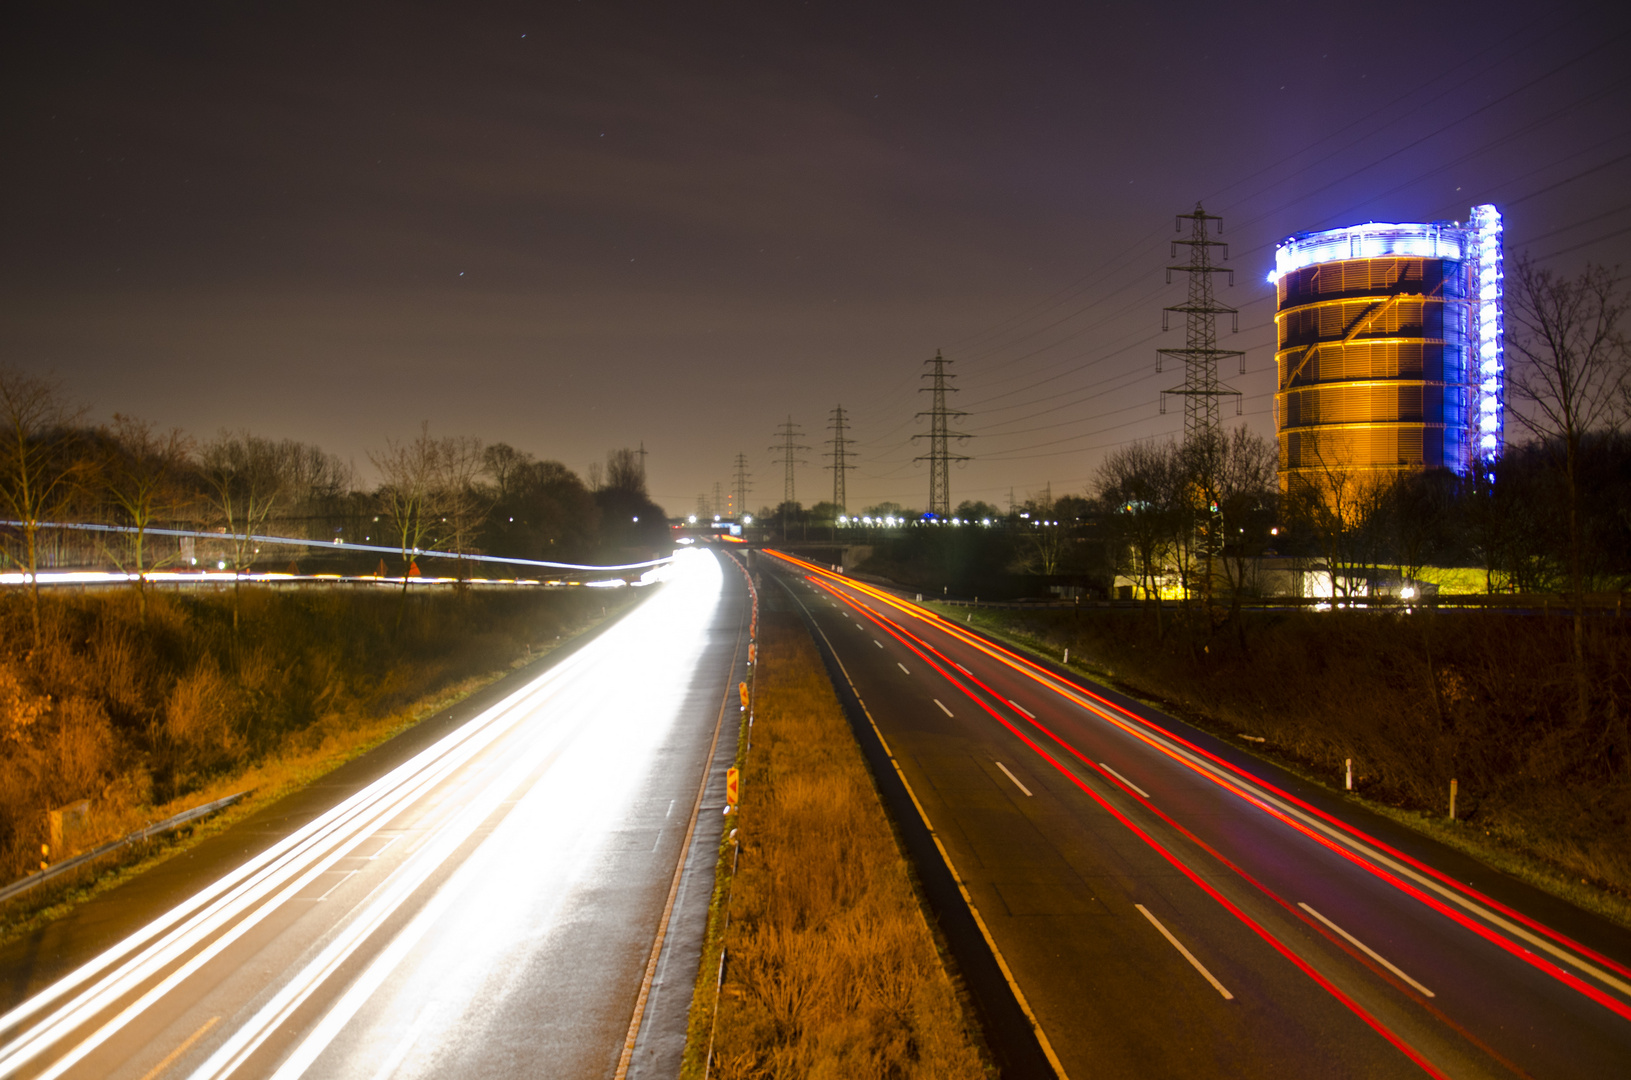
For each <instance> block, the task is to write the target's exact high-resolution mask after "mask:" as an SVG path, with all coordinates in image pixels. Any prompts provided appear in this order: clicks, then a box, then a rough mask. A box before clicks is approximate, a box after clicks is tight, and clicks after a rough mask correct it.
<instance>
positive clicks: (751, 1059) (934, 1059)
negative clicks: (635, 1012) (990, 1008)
mask: <svg viewBox="0 0 1631 1080" xmlns="http://www.w3.org/2000/svg"><path fill="white" fill-rule="evenodd" d="M758 648H759V666H758V668H757V671H756V673H755V685H754V695H753V712H754V724H753V739H752V743H751V745H750V747H749V748H748V750H747V752H746V755H745V758H744V760H743V763H742V784H741V799H740V802H739V803H738V806H737V810H736V812H735V813H734V814H732V815H731V817H730V818H729V819H728V820H729V821H730V822H731V823H732V824H734V825H735V829H734V834H735V840H736V842H737V843H738V844H739V845H740V846H739V847H738V848H736V850H735V851H733V850H732V844H731V838H730V836H729V834H727V838H726V841H725V856H724V858H723V860H722V862H721V882H722V887H721V889H720V891H719V892H718V893H717V894H716V895H720V896H722V897H728V899H724V900H723V902H722V903H721V904H720V905H719V907H718V908H716V910H715V913H714V916H713V921H714V926H713V928H712V929H711V930H710V936H711V937H714V936H716V935H717V938H718V939H719V940H721V941H722V945H723V958H722V959H721V960H714V959H713V958H714V957H717V956H719V953H718V952H717V951H714V950H713V949H710V951H709V952H708V953H707V954H705V956H706V958H707V959H705V962H704V963H703V965H702V970H701V971H700V972H699V979H698V986H697V992H696V994H695V997H694V999H693V1000H694V1005H693V1007H692V1016H691V1023H690V1040H689V1042H688V1045H687V1048H686V1056H685V1064H684V1066H683V1068H682V1070H681V1074H680V1075H681V1077H682V1078H685V1080H700V1078H702V1077H704V1076H710V1077H727V1076H733V1077H734V1076H773V1075H774V1076H787V1075H800V1076H803V1075H829V1074H831V1075H856V1076H896V1075H898V1076H935V1077H948V1078H957V1080H965V1078H966V1080H976V1078H981V1077H984V1076H986V1075H987V1071H986V1066H985V1065H984V1063H983V1062H982V1060H981V1054H980V1052H979V1051H978V1050H977V1049H976V1042H975V1039H976V1036H975V1035H973V1034H972V1026H971V1025H970V1023H969V1022H968V1020H967V1019H966V1018H965V1015H964V1009H963V1005H962V1002H961V1001H960V1000H959V997H958V991H957V989H956V988H955V986H954V984H953V982H952V978H951V977H950V975H949V974H948V972H947V970H946V967H945V963H944V961H943V960H942V958H941V956H940V954H939V951H938V948H937V945H936V941H935V938H934V935H933V934H932V932H931V931H930V928H929V924H928V922H927V921H926V919H925V917H924V914H923V909H922V900H921V898H920V897H919V896H918V894H917V891H916V889H915V887H914V885H913V881H912V879H911V877H910V876H909V871H908V866H909V862H908V860H907V859H906V857H905V855H904V854H903V853H902V851H901V849H900V847H899V845H898V843H897V841H896V838H895V835H894V833H893V830H892V829H891V826H890V822H889V819H888V817H887V816H886V814H885V812H884V808H883V805H882V803H881V802H880V801H879V798H878V794H877V790H876V789H875V788H874V786H873V782H872V778H871V776H870V774H869V772H868V770H867V767H866V764H865V762H864V760H863V759H862V757H861V752H860V748H859V747H858V746H857V744H856V742H855V737H854V735H853V734H852V732H851V730H850V727H849V723H848V721H847V719H846V717H845V715H844V713H843V710H842V709H841V707H840V706H839V703H838V700H837V697H836V696H835V694H834V692H833V688H832V683H831V682H830V680H829V679H828V677H827V673H826V671H825V669H824V668H823V666H822V664H821V661H820V658H819V656H818V655H817V653H816V651H815V647H814V644H813V643H812V641H811V640H810V637H809V635H808V634H807V633H806V632H805V630H804V628H803V627H802V626H801V624H800V623H799V622H798V621H797V619H796V618H794V617H792V616H789V615H787V614H785V613H782V612H776V611H768V612H766V613H765V614H764V615H763V617H762V623H761V627H760V637H759V641H758ZM725 882H728V883H729V884H728V892H727V891H726V889H725V888H724V883H725ZM709 961H712V962H709ZM716 985H717V987H718V991H717V994H716V991H715V987H716ZM716 1003H717V1004H716Z"/></svg>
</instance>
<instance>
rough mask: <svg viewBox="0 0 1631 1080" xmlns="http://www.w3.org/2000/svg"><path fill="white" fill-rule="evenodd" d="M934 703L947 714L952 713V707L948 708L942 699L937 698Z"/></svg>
mask: <svg viewBox="0 0 1631 1080" xmlns="http://www.w3.org/2000/svg"><path fill="white" fill-rule="evenodd" d="M934 703H935V704H936V705H939V706H940V711H941V712H943V713H945V714H946V715H947V716H951V715H952V711H951V710H950V709H948V708H946V705H945V702H943V701H941V700H940V699H939V698H935V699H934Z"/></svg>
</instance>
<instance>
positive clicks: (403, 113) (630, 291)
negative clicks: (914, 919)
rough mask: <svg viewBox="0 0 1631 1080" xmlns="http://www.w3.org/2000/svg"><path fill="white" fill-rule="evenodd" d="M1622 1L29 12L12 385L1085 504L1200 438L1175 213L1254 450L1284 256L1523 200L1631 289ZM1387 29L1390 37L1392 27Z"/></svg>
mask: <svg viewBox="0 0 1631 1080" xmlns="http://www.w3.org/2000/svg"><path fill="white" fill-rule="evenodd" d="M1625 10H1626V6H1625V5H1623V4H1612V5H1611V4H1603V5H1568V4H1564V5H1555V6H1553V5H1546V6H1541V5H1533V4H1517V3H1445V4H1439V5H1430V4H1423V5H1397V6H1395V8H1393V9H1389V8H1388V7H1387V6H1386V5H1381V6H1378V5H1368V6H1357V7H1356V6H1349V7H1340V6H1338V5H1314V4H1308V3H1274V4H1257V5H1232V4H1219V3H1212V4H1204V5H1203V4H1194V5H1186V4H1168V5H1153V4H1142V5H1131V4H1117V5H1105V6H1103V7H1099V8H1095V6H1094V5H1090V4H1083V3H1068V4H1067V3H1059V4H1023V3H1003V4H981V5H975V4H954V3H944V2H942V3H932V4H914V5H891V4H883V3H867V4H857V5H849V6H846V5H841V4H838V3H818V4H810V5H788V4H774V3H749V4H711V5H686V4H642V5H631V4H566V3H559V4H535V5H503V4H443V5H411V4H402V3H392V4H382V5H364V4H345V3H337V2H333V0H330V2H327V3H321V4H310V5H303V4H288V3H277V4H231V5H224V4H219V3H208V4H162V5H161V4H128V3H126V4H117V5H108V6H105V7H96V6H86V5H64V4H59V3H51V4H40V5H32V6H31V5H24V4H11V5H7V7H6V13H5V15H4V16H0V20H3V21H0V79H3V80H4V98H3V100H4V103H5V104H4V113H3V117H0V122H3V124H4V127H3V132H4V147H5V157H4V161H5V166H4V170H3V173H0V195H3V199H0V226H3V237H4V240H3V246H0V266H3V269H0V275H3V280H0V362H5V363H9V364H13V365H15V366H19V367H23V368H26V369H29V370H36V371H40V372H54V373H55V374H56V375H58V376H60V377H61V378H62V379H63V381H64V382H65V383H66V384H67V385H68V386H69V387H70V389H71V390H72V392H73V393H74V394H75V395H76V396H77V397H78V398H79V399H80V400H81V401H83V402H84V403H85V404H86V405H88V406H89V408H90V410H91V414H92V415H93V417H106V416H107V415H109V414H111V413H112V412H114V411H115V410H117V411H121V412H128V413H134V414H136V415H139V416H143V417H147V418H150V419H153V420H155V421H158V422H160V423H162V424H165V425H179V426H181V427H185V428H187V429H189V430H191V431H193V432H195V433H198V434H208V433H210V432H213V431H214V430H215V429H217V428H220V427H223V426H225V427H232V428H240V427H241V428H248V429H251V430H254V431H257V432H261V433H264V434H268V435H276V436H292V437H297V438H301V439H305V440H308V441H311V442H315V443H318V444H320V445H322V446H324V447H325V448H328V449H330V450H333V451H335V452H337V453H340V454H341V455H342V456H345V457H348V458H352V459H354V460H355V461H356V462H357V464H358V465H359V466H362V467H364V468H366V464H367V459H366V455H367V451H368V450H369V449H370V448H375V447H378V446H379V445H381V444H382V443H383V441H384V439H385V438H386V437H388V436H403V435H408V434H411V433H412V432H413V431H415V430H416V429H417V426H418V423H419V421H420V420H421V419H428V420H429V421H430V422H431V424H432V427H433V430H435V431H438V432H440V433H444V434H454V433H470V434H475V435H479V436H481V437H483V438H485V439H488V440H504V441H508V442H511V443H513V444H515V445H517V446H519V447H522V448H525V449H528V450H531V451H533V452H534V453H537V454H539V455H541V456H545V457H553V458H559V459H561V460H563V461H565V462H567V463H568V464H570V465H572V466H573V467H574V468H577V469H579V470H580V471H581V470H582V469H583V468H584V466H585V465H586V464H587V463H588V462H589V461H591V460H593V459H595V458H598V457H600V456H602V455H603V454H604V452H605V451H606V450H607V449H608V448H610V447H613V446H620V445H632V444H634V443H636V442H638V441H639V440H642V439H643V440H644V441H645V445H646V447H647V449H648V450H650V451H651V457H650V459H649V460H650V474H651V480H652V487H653V490H654V493H655V494H656V496H657V497H658V499H659V501H661V502H663V503H665V505H667V506H668V508H669V510H670V511H671V512H675V513H681V512H685V511H687V510H689V509H690V508H691V507H692V505H693V504H694V503H695V499H696V495H697V493H699V492H703V491H708V490H711V487H712V485H713V483H714V482H715V481H720V482H722V483H724V484H726V486H728V482H729V474H730V465H731V460H732V457H733V455H734V454H735V453H736V452H737V451H738V450H742V451H745V452H746V453H747V455H748V457H749V460H750V463H751V468H752V471H753V473H754V493H753V496H752V499H751V501H752V503H753V505H759V504H761V503H773V502H776V501H778V500H779V498H780V495H781V486H782V485H781V474H780V470H779V469H776V468H774V467H772V466H771V465H770V463H769V458H770V455H769V453H768V451H767V449H766V448H767V446H768V444H769V443H770V441H771V436H772V433H773V430H774V428H775V426H776V425H777V424H778V423H780V422H781V421H782V420H783V419H784V418H785V417H786V416H787V415H788V414H791V415H792V417H793V419H794V421H795V422H796V423H799V424H801V425H802V426H803V428H804V430H805V431H806V432H807V433H808V437H807V438H806V439H805V442H807V443H809V444H811V445H812V446H813V447H815V451H813V452H812V453H811V454H810V455H808V456H809V457H810V459H811V465H810V466H809V467H807V468H803V469H801V470H800V472H799V491H798V494H799V497H800V499H801V501H803V502H805V503H807V504H808V503H811V502H814V501H816V500H817V499H818V498H820V497H822V494H823V492H824V491H825V492H830V480H828V477H827V474H826V473H822V472H818V471H817V466H818V465H819V464H820V459H819V456H818V452H819V451H820V450H821V449H822V448H821V447H820V445H819V443H820V441H821V440H822V439H823V438H825V437H826V435H825V433H824V430H823V429H824V428H825V426H826V421H827V415H828V412H829V411H830V410H831V408H832V407H833V406H834V405H835V404H839V403H842V404H843V405H844V406H846V408H848V409H849V410H850V411H851V413H852V416H853V424H854V434H855V435H856V437H857V438H858V439H859V440H860V445H859V446H858V448H857V449H858V451H859V453H860V455H861V463H862V468H861V469H860V470H859V471H858V472H857V473H856V474H854V475H853V476H852V477H851V481H850V492H851V498H850V505H851V507H852V508H858V507H860V506H862V505H865V504H869V503H873V502H877V501H879V500H883V499H892V500H896V501H899V502H902V503H906V504H908V505H912V504H915V505H918V506H921V505H922V504H923V503H924V501H925V496H926V489H927V477H926V475H925V472H924V469H923V467H922V466H920V465H919V466H914V465H913V464H912V463H911V460H910V459H911V458H912V457H913V456H914V454H915V453H917V452H920V450H917V449H914V448H913V447H912V446H911V445H909V444H908V443H907V442H906V441H905V440H906V438H907V436H909V435H910V434H911V433H912V432H913V431H917V430H921V429H920V428H918V427H914V426H913V424H912V422H911V415H912V413H913V412H915V411H916V410H917V409H919V408H921V407H923V406H924V402H923V401H922V400H921V398H920V396H919V395H916V394H914V392H913V391H914V389H915V386H916V383H917V376H918V374H919V371H920V364H921V362H922V361H923V360H924V359H925V358H927V357H929V356H932V355H933V353H934V350H935V349H936V348H937V347H938V348H943V349H945V351H946V354H947V355H948V356H949V357H951V358H952V359H954V360H955V361H956V362H957V364H956V368H957V370H958V372H959V374H960V376H961V378H960V383H961V385H962V387H963V392H962V393H961V395H960V404H961V405H962V406H963V407H965V408H966V409H967V410H968V411H969V413H970V415H969V417H968V418H967V420H966V423H965V426H966V429H967V430H969V431H971V432H974V433H976V434H977V435H978V436H979V437H978V438H977V439H974V440H970V441H969V443H968V444H967V446H966V449H967V451H968V452H969V453H971V454H973V455H974V456H975V460H974V461H972V462H970V463H969V464H968V465H967V466H966V467H965V468H963V469H961V470H960V471H958V472H957V473H956V474H954V476H953V482H952V493H953V497H954V499H955V500H960V499H964V498H984V499H988V500H991V501H993V502H1001V501H1006V499H1007V495H1008V491H1009V489H1010V488H1013V489H1014V490H1015V492H1016V494H1017V495H1018V496H1019V497H1021V498H1023V497H1024V495H1025V494H1026V492H1028V491H1031V490H1035V489H1039V488H1040V487H1041V486H1042V485H1043V484H1044V483H1047V482H1051V483H1052V485H1053V490H1054V492H1055V493H1056V494H1058V493H1061V492H1063V491H1071V490H1081V489H1082V488H1083V487H1084V486H1085V485H1086V484H1087V482H1088V480H1089V478H1090V477H1091V475H1092V472H1093V469H1094V466H1095V465H1096V463H1097V461H1098V459H1099V458H1100V457H1101V456H1102V454H1103V453H1104V451H1105V450H1106V449H1107V448H1108V447H1111V446H1113V445H1116V444H1118V443H1121V442H1124V441H1126V440H1129V439H1132V438H1138V437H1146V436H1150V435H1157V434H1166V433H1172V432H1176V431H1177V430H1178V429H1179V427H1180V424H1181V415H1180V413H1181V410H1174V411H1173V412H1172V413H1169V414H1168V415H1166V416H1162V415H1159V413H1158V411H1157V392H1158V391H1159V390H1160V389H1162V388H1164V387H1167V386H1170V385H1176V383H1177V382H1178V381H1179V380H1180V378H1181V376H1180V375H1178V374H1176V373H1174V372H1173V371H1172V369H1171V368H1170V367H1169V369H1168V371H1167V372H1166V373H1165V374H1156V372H1155V351H1154V350H1155V349H1157V348H1159V347H1161V346H1163V345H1170V346H1177V345H1181V341H1179V340H1177V336H1178V334H1179V333H1181V331H1175V332H1174V333H1173V334H1171V335H1168V337H1167V338H1165V339H1163V338H1162V336H1161V335H1160V334H1159V330H1160V318H1161V315H1160V309H1161V307H1162V306H1163V305H1164V304H1171V303H1178V302H1180V301H1181V299H1182V284H1181V279H1180V280H1179V281H1176V282H1175V283H1174V284H1173V285H1172V286H1171V287H1170V288H1168V287H1166V286H1165V284H1164V272H1163V269H1162V268H1163V267H1164V266H1165V265H1166V263H1167V262H1168V261H1169V259H1168V249H1167V240H1168V238H1169V237H1170V236H1171V235H1172V233H1171V230H1172V227H1173V225H1172V215H1173V214H1175V213H1180V212H1184V211H1187V210H1188V209H1190V208H1191V207H1192V206H1193V205H1194V203H1195V201H1196V200H1197V199H1205V201H1206V206H1207V209H1208V210H1210V211H1213V212H1216V213H1221V214H1223V215H1224V218H1225V222H1224V224H1225V229H1226V239H1229V240H1230V241H1231V242H1232V243H1233V245H1234V247H1233V252H1232V254H1233V260H1232V261H1233V264H1234V265H1235V266H1236V267H1237V269H1238V271H1239V273H1238V274H1237V276H1236V280H1235V286H1234V288H1233V289H1232V290H1224V291H1223V292H1222V293H1221V294H1220V295H1221V298H1222V299H1223V300H1225V302H1229V303H1233V304H1235V305H1237V306H1239V307H1240V308H1241V309H1242V319H1241V330H1242V332H1241V334H1240V335H1239V336H1238V337H1237V338H1235V339H1234V342H1235V343H1236V345H1235V347H1243V348H1246V349H1247V350H1248V367H1249V371H1248V374H1247V375H1245V376H1243V377H1238V376H1235V375H1234V374H1233V373H1225V374H1226V376H1227V377H1228V379H1229V381H1231V382H1232V383H1233V384H1234V385H1235V386H1236V387H1238V388H1239V389H1241V390H1242V391H1243V392H1244V393H1245V395H1246V398H1245V401H1246V405H1245V408H1246V416H1245V419H1246V421H1247V422H1249V423H1251V424H1254V425H1256V426H1258V427H1259V428H1260V429H1262V430H1264V431H1267V430H1268V429H1269V427H1270V424H1271V419H1270V415H1271V414H1270V397H1269V395H1270V391H1271V389H1272V386H1273V375H1272V368H1273V356H1272V351H1271V347H1270V333H1271V323H1270V321H1269V318H1270V304H1269V295H1270V294H1269V287H1268V286H1267V285H1266V283H1265V282H1264V275H1265V274H1266V272H1267V270H1268V267H1269V264H1270V261H1271V257H1272V250H1273V244H1274V242H1275V240H1277V239H1278V238H1280V237H1282V236H1284V235H1285V234H1287V233H1289V232H1292V231H1295V230H1300V229H1314V228H1323V227H1331V226H1336V225H1342V224H1350V223H1352V222H1355V221H1364V220H1393V221H1400V220H1403V221H1411V220H1424V219H1433V218H1462V217H1464V216H1465V214H1466V208H1467V207H1468V206H1469V205H1471V204H1473V203H1475V202H1483V201H1493V202H1496V203H1497V204H1498V205H1500V206H1501V207H1502V209H1503V211H1505V213H1506V215H1507V220H1508V226H1509V234H1508V241H1509V252H1512V253H1515V252H1518V251H1522V250H1529V251H1531V252H1532V253H1533V254H1535V255H1537V256H1541V257H1544V258H1546V259H1548V260H1550V261H1553V262H1555V263H1556V264H1557V265H1559V266H1560V267H1561V268H1563V269H1574V268H1577V267H1578V266H1579V265H1580V264H1581V263H1582V262H1583V261H1584V260H1586V259H1592V260H1596V261H1602V262H1609V263H1615V262H1625V263H1627V264H1631V232H1627V231H1626V230H1628V229H1631V108H1628V106H1631V62H1628V61H1627V56H1628V54H1631V37H1628V36H1627V33H1628V31H1631V16H1627V14H1625ZM1407 12H1408V16H1407V14H1406V13H1407Z"/></svg>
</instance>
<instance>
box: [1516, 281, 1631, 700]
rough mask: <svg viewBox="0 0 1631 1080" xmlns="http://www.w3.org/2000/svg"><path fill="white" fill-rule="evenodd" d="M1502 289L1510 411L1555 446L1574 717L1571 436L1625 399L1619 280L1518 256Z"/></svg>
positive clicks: (1581, 670)
mask: <svg viewBox="0 0 1631 1080" xmlns="http://www.w3.org/2000/svg"><path fill="white" fill-rule="evenodd" d="M1508 280H1509V286H1508V289H1507V312H1506V316H1507V322H1506V342H1507V350H1508V351H1507V357H1508V368H1509V375H1508V383H1507V385H1508V386H1509V387H1510V388H1511V392H1512V397H1513V399H1514V403H1515V404H1516V405H1517V406H1518V407H1517V408H1515V409H1513V410H1512V417H1513V419H1515V420H1516V421H1517V422H1518V423H1519V424H1520V425H1522V426H1523V427H1524V428H1525V429H1527V430H1528V431H1529V432H1530V433H1531V434H1532V435H1534V436H1535V437H1536V438H1537V439H1538V440H1540V442H1541V444H1542V445H1543V446H1545V447H1548V448H1550V449H1551V450H1552V451H1553V453H1554V461H1555V464H1556V466H1557V468H1558V469H1559V471H1561V473H1562V474H1563V484H1564V494H1565V496H1566V498H1567V501H1568V520H1569V591H1570V592H1571V593H1572V597H1573V606H1574V664H1575V684H1576V692H1577V696H1578V699H1579V710H1580V718H1581V720H1582V721H1583V720H1584V719H1585V717H1586V715H1587V713H1588V712H1589V709H1590V698H1591V686H1590V682H1589V679H1588V677H1587V674H1586V645H1585V623H1584V612H1583V611H1582V610H1581V609H1582V607H1583V605H1584V603H1585V594H1586V583H1585V573H1584V557H1583V552H1582V550H1581V549H1582V546H1583V539H1582V535H1581V533H1582V530H1581V525H1580V442H1581V440H1582V439H1583V438H1584V437H1585V436H1586V435H1587V433H1589V432H1591V431H1594V430H1598V429H1602V428H1613V427H1616V426H1617V425H1618V422H1619V420H1620V416H1619V415H1618V409H1619V408H1620V406H1621V405H1622V404H1624V403H1626V402H1627V400H1628V399H1631V374H1628V356H1627V348H1626V340H1625V335H1624V334H1622V333H1621V331H1620V327H1619V323H1620V317H1621V316H1622V315H1624V314H1625V310H1626V295H1625V291H1624V287H1623V285H1624V279H1623V278H1622V277H1621V276H1620V274H1619V272H1618V271H1617V270H1610V269H1609V268H1607V267H1604V266H1594V265H1589V264H1588V265H1587V266H1586V268H1585V270H1584V271H1582V272H1581V274H1580V276H1579V277H1576V278H1568V277H1563V276H1562V275H1560V274H1557V273H1555V272H1554V271H1552V270H1550V269H1547V268H1545V267H1540V266H1536V265H1535V264H1534V263H1533V262H1532V261H1531V260H1530V259H1529V258H1528V257H1525V258H1523V259H1521V260H1520V261H1519V262H1518V267H1517V273H1516V274H1514V275H1512V277H1511V278H1509V279H1508Z"/></svg>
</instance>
